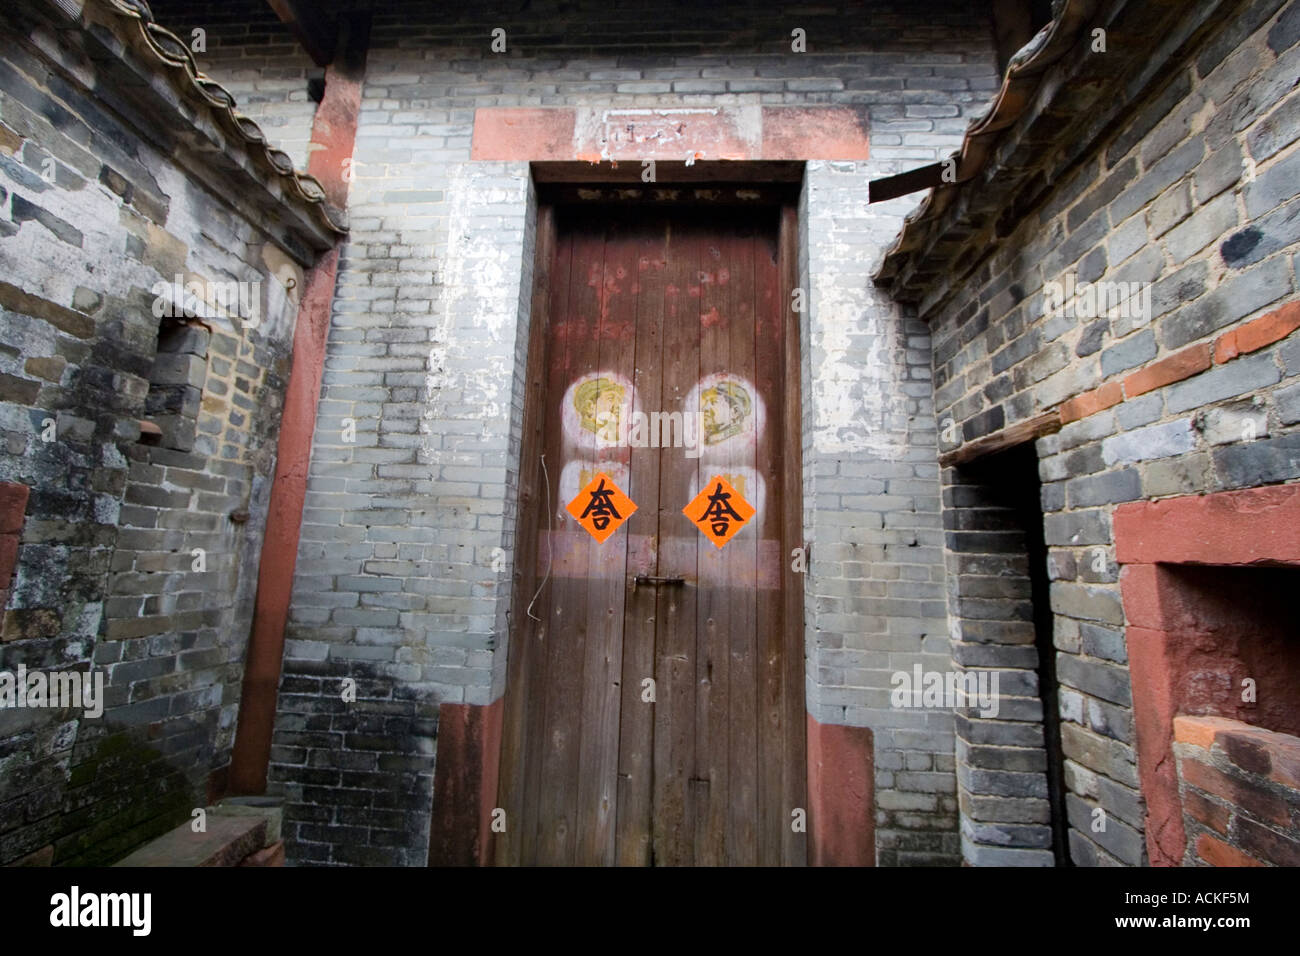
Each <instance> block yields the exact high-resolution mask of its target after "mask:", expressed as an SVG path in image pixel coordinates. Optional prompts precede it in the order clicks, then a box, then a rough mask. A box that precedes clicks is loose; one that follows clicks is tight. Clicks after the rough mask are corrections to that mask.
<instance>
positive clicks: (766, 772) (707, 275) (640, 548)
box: [492, 204, 807, 865]
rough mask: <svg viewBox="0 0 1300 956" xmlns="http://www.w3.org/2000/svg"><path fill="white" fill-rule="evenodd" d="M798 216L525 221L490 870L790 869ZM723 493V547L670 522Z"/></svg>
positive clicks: (599, 213) (793, 833)
mask: <svg viewBox="0 0 1300 956" xmlns="http://www.w3.org/2000/svg"><path fill="white" fill-rule="evenodd" d="M794 222H795V217H794V214H793V210H792V209H791V208H790V207H789V206H788V205H787V206H785V207H782V206H781V205H771V206H764V207H761V208H758V209H744V208H743V207H738V206H735V205H727V204H721V205H718V206H716V207H713V208H707V209H706V208H699V207H694V206H676V207H674V206H668V207H665V206H653V205H627V206H622V207H620V206H617V205H609V206H598V207H594V208H593V207H582V206H578V207H566V206H544V207H543V209H542V210H541V212H540V214H539V236H538V242H539V252H538V261H537V271H538V276H537V281H536V286H537V287H536V290H535V293H534V301H533V331H532V342H531V344H530V355H529V373H528V374H529V381H528V396H529V398H528V408H527V411H526V417H525V437H524V462H523V467H522V469H521V472H522V473H521V495H520V502H521V511H520V519H519V526H518V527H519V532H518V549H519V550H518V562H517V569H516V571H517V573H516V576H515V577H516V585H515V591H514V594H515V599H514V601H513V610H512V622H511V626H512V636H511V646H510V649H509V670H508V677H507V689H506V704H505V718H504V727H503V738H502V740H503V744H502V757H501V770H500V781H499V791H498V806H499V807H500V808H502V809H504V810H505V811H506V812H505V816H504V820H503V821H502V822H504V824H505V828H504V831H503V832H496V833H494V835H493V838H492V839H493V841H494V854H495V859H496V861H497V862H498V863H501V864H523V865H533V864H537V865H573V864H576V865H615V864H617V865H776V864H798V865H802V864H803V863H805V862H806V835H805V832H804V827H803V826H802V823H803V818H804V811H805V810H806V808H807V803H806V798H805V789H806V770H805V739H804V737H805V717H804V684H803V653H804V652H803V621H802V587H803V578H802V575H801V574H800V573H798V569H797V567H796V566H797V564H798V560H799V557H798V554H795V555H793V556H792V551H793V549H795V548H798V547H799V546H800V530H799V529H800V497H799V465H798V462H799V458H798V449H799V440H798V407H799V406H798V391H799V390H798V377H797V376H798V348H797V336H798V326H797V316H794V315H793V314H792V313H791V311H790V304H791V291H792V290H791V289H790V286H791V285H792V284H793V283H792V278H791V277H792V276H793V274H794V264H793V257H792V250H793V249H794V242H793V236H794ZM601 475H603V476H605V478H607V479H609V481H610V482H612V483H613V485H615V486H616V487H617V489H619V490H620V491H621V492H622V493H623V494H624V495H626V497H627V499H629V500H630V501H631V502H632V503H633V504H634V506H635V510H634V511H633V510H631V509H630V508H629V507H628V506H627V505H626V504H623V505H622V511H621V512H619V513H618V514H616V515H610V514H608V513H606V514H605V515H603V517H604V518H605V519H606V521H607V522H608V521H613V522H615V524H617V530H616V531H615V532H614V533H613V534H611V535H609V536H608V537H607V538H605V540H604V541H597V540H596V538H595V537H594V536H593V535H592V534H591V533H589V531H588V530H587V529H586V528H584V527H583V525H582V524H580V523H579V521H578V520H577V517H578V512H579V511H580V510H582V509H581V508H580V509H575V510H573V511H571V510H570V509H569V508H568V507H566V506H568V505H569V503H570V502H572V501H574V500H575V499H576V500H578V501H579V502H584V501H585V502H587V503H588V504H590V503H591V502H592V501H593V500H596V501H597V503H598V504H599V503H600V502H602V501H603V502H604V503H606V504H607V503H608V502H609V500H610V499H608V498H607V497H606V498H603V499H600V498H597V499H593V498H592V497H591V494H590V492H591V491H592V487H591V485H592V482H593V479H596V478H597V476H601ZM718 478H722V479H723V480H725V481H726V483H727V484H728V485H730V486H731V488H730V489H729V491H734V493H736V494H738V495H739V496H741V497H743V499H744V501H745V502H747V503H748V504H749V505H750V506H751V507H752V508H753V509H754V513H753V515H752V517H751V518H750V519H749V520H748V521H746V522H744V523H743V524H742V525H741V527H740V530H739V531H737V532H735V533H734V535H733V536H732V537H730V539H729V540H727V541H726V543H725V544H724V545H723V546H722V547H718V546H717V545H715V543H714V542H713V540H711V538H710V536H709V535H708V534H706V532H705V531H702V530H701V528H700V527H698V526H697V524H695V523H693V521H692V518H702V517H706V516H705V512H706V511H707V510H709V503H708V501H707V500H702V501H701V502H700V503H699V504H698V505H697V507H696V508H695V509H693V510H692V511H691V512H689V513H684V511H683V509H684V508H686V506H688V505H689V504H690V503H691V502H692V501H693V500H694V499H696V497H697V496H698V495H699V493H700V491H701V489H704V490H705V491H706V495H707V493H708V492H709V491H711V490H713V489H714V488H715V487H716V483H717V482H716V479H718ZM598 484H599V482H597V485H598ZM584 490H585V491H586V492H587V496H586V497H585V498H584V497H583V492H584ZM728 502H730V499H728ZM718 510H719V509H718V508H717V507H716V506H715V507H714V508H713V512H714V515H715V517H716V516H717V511H718ZM723 510H724V511H725V510H733V511H735V512H736V513H742V512H741V509H739V508H737V509H723ZM696 512H699V513H698V514H696ZM723 517H724V522H725V520H732V519H731V518H730V516H729V515H725V514H724V516H723ZM619 522H621V524H619ZM588 524H590V522H588ZM705 525H706V527H712V526H711V525H709V523H708V522H707V521H706V522H705ZM720 527H721V526H718V527H717V528H714V530H715V531H716V530H719V528H720Z"/></svg>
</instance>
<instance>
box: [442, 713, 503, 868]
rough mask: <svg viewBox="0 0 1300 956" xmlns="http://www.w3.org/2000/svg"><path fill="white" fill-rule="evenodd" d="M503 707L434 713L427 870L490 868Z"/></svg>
mask: <svg viewBox="0 0 1300 956" xmlns="http://www.w3.org/2000/svg"><path fill="white" fill-rule="evenodd" d="M503 704H504V698H497V700H496V701H495V702H493V703H491V704H488V705H487V706H481V705H475V704H446V703H444V704H442V705H441V706H440V707H439V708H438V753H437V758H436V760H435V763H434V770H433V819H432V823H431V824H430V827H429V865H430V866H485V865H486V864H488V863H490V862H491V856H490V853H491V841H492V811H493V809H495V807H496V798H497V780H498V770H499V768H500V764H501V727H502V720H503V719H504V716H505V708H504V706H503ZM506 824H507V825H509V821H506Z"/></svg>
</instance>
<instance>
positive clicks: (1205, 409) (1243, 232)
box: [926, 0, 1300, 865]
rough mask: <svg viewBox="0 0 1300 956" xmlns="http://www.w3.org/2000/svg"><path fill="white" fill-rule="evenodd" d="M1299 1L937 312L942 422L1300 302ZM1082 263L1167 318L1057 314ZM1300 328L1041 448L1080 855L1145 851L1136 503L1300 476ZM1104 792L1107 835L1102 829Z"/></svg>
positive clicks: (1171, 97)
mask: <svg viewBox="0 0 1300 956" xmlns="http://www.w3.org/2000/svg"><path fill="white" fill-rule="evenodd" d="M1297 10H1298V6H1297V4H1296V3H1294V2H1292V3H1286V4H1283V3H1281V2H1279V0H1271V2H1257V3H1254V4H1251V5H1249V8H1248V10H1247V11H1246V12H1245V13H1244V14H1243V15H1242V17H1241V18H1240V19H1238V20H1236V21H1233V22H1232V23H1229V24H1223V25H1218V26H1217V27H1216V28H1215V29H1213V30H1211V32H1210V35H1209V36H1208V37H1207V38H1206V39H1205V41H1204V42H1203V44H1202V45H1201V46H1200V47H1199V48H1198V49H1197V50H1195V51H1193V53H1192V54H1191V55H1190V58H1189V59H1188V60H1186V61H1185V62H1182V63H1179V64H1176V65H1175V66H1174V67H1173V68H1172V69H1171V70H1170V71H1169V73H1168V75H1167V80H1166V84H1165V86H1164V87H1163V88H1161V89H1157V90H1153V91H1152V92H1151V94H1150V97H1149V98H1148V99H1147V100H1145V101H1144V102H1139V103H1136V104H1134V107H1133V109H1132V110H1131V111H1130V112H1129V113H1128V114H1127V116H1126V118H1125V120H1124V121H1123V122H1122V123H1121V124H1119V126H1118V128H1116V129H1114V130H1113V131H1112V132H1111V133H1110V134H1109V135H1108V136H1107V137H1106V138H1105V139H1104V140H1103V141H1101V142H1098V143H1097V144H1096V146H1095V148H1094V149H1092V150H1091V151H1090V152H1089V154H1088V155H1087V156H1086V157H1084V158H1083V160H1082V161H1081V162H1079V163H1078V164H1077V167H1076V169H1075V170H1074V172H1072V173H1071V175H1070V176H1069V177H1067V178H1066V179H1064V180H1063V181H1062V182H1061V183H1060V185H1059V186H1058V187H1057V188H1056V189H1055V190H1054V191H1053V193H1052V194H1051V195H1050V196H1049V197H1048V199H1047V200H1046V201H1045V203H1044V205H1043V206H1042V207H1041V208H1040V209H1038V210H1036V211H1035V212H1033V213H1031V214H1030V215H1029V217H1028V219H1027V220H1026V221H1025V222H1023V223H1022V224H1021V225H1020V226H1019V228H1018V229H1017V230H1016V231H1015V232H1014V233H1013V234H1012V235H1011V236H1009V237H1008V238H1007V239H1006V240H1005V242H1003V243H1002V244H1001V245H1000V246H999V247H998V248H997V249H996V251H994V253H993V255H992V256H991V257H990V258H989V259H988V261H987V262H985V263H984V264H983V265H982V266H981V267H980V268H979V269H978V270H977V271H976V272H975V273H974V274H973V275H972V276H971V277H970V278H969V279H968V280H967V281H965V282H963V283H959V284H958V285H957V286H956V287H955V288H954V289H953V290H952V292H951V293H950V294H948V295H946V296H944V298H943V301H941V302H938V303H936V304H935V305H934V308H933V309H932V311H930V312H929V313H928V314H927V316H926V317H927V318H928V319H929V320H930V325H931V329H932V333H933V337H934V343H935V348H934V376H935V377H934V384H935V393H934V394H935V404H936V409H937V414H938V417H939V421H940V422H941V423H944V422H946V421H948V420H950V419H951V420H952V421H953V422H954V423H955V424H956V425H958V426H960V427H961V428H962V430H963V434H962V436H961V438H962V439H963V440H970V439H972V438H976V437H979V436H980V435H981V434H984V433H986V432H989V431H992V430H994V429H996V428H997V427H1000V426H1001V425H1002V424H1003V423H1004V422H1005V423H1006V424H1011V423H1014V422H1016V421H1020V420H1023V419H1025V418H1027V417H1029V416H1031V415H1033V414H1035V413H1037V412H1039V411H1041V410H1043V409H1046V408H1050V407H1054V406H1056V405H1058V404H1059V403H1060V402H1061V401H1062V400H1064V399H1066V398H1068V397H1070V396H1072V395H1075V394H1078V393H1080V392H1083V391H1086V390H1088V389H1091V388H1094V387H1096V386H1098V385H1100V384H1102V383H1103V382H1106V381H1118V380H1121V379H1122V378H1123V377H1124V376H1125V375H1126V374H1128V373H1129V372H1130V371H1131V370H1133V369H1136V368H1140V367H1142V366H1144V365H1147V364H1149V363H1150V362H1152V361H1158V360H1160V359H1163V358H1165V357H1167V356H1169V355H1171V354H1173V353H1174V352H1177V351H1178V350H1179V349H1181V348H1183V347H1185V346H1188V345H1194V344H1199V343H1205V342H1212V341H1213V340H1214V338H1215V337H1216V336H1217V335H1219V334H1221V333H1222V332H1224V331H1225V330H1228V329H1231V328H1233V327H1235V326H1237V325H1240V324H1242V323H1244V322H1246V321H1249V320H1250V319H1252V318H1255V317H1257V316H1259V315H1262V314H1264V313H1266V312H1268V311H1270V310H1271V309H1274V308H1276V307H1277V306H1279V305H1281V304H1282V303H1284V302H1286V301H1288V300H1290V299H1293V298H1294V297H1295V294H1296V290H1297V288H1298V286H1297V275H1296V249H1297V245H1298V244H1300V233H1298V232H1297V230H1296V223H1297V221H1300V198H1298V197H1300V177H1297V176H1296V174H1295V167H1296V163H1297V156H1298V155H1300V154H1298V153H1297V145H1296V140H1297V136H1298V135H1300V123H1298V122H1297V119H1296V117H1297V110H1298V109H1300V98H1298V97H1300V94H1297V93H1296V92H1295V89H1294V87H1295V83H1294V81H1295V76H1296V72H1297V64H1300V47H1297V46H1296V41H1297V39H1298V38H1297V36H1296V29H1295V23H1296V21H1297V18H1298V17H1300V13H1298V12H1297ZM1070 274H1073V275H1074V276H1075V277H1076V278H1077V279H1078V281H1080V282H1082V281H1089V282H1092V281H1106V282H1143V283H1150V292H1151V303H1152V304H1151V310H1150V311H1151V315H1150V318H1149V320H1148V319H1141V318H1134V317H1132V316H1129V317H1125V316H1124V315H1122V314H1120V312H1119V311H1118V310H1112V311H1111V313H1110V314H1104V315H1100V316H1095V317H1087V318H1069V317H1066V318H1061V317H1053V316H1049V315H1047V314H1046V312H1045V309H1044V299H1043V289H1044V283H1045V282H1051V281H1060V280H1062V279H1064V278H1065V277H1066V276H1067V275H1070ZM1296 342H1297V339H1296V336H1295V335H1294V334H1293V335H1291V336H1290V337H1289V338H1288V339H1285V340H1283V341H1281V342H1279V343H1277V344H1276V345H1273V346H1270V347H1268V348H1265V349H1262V350H1260V351H1257V352H1255V353H1254V354H1251V355H1248V356H1243V357H1241V358H1238V359H1236V360H1234V361H1231V362H1228V363H1227V364H1221V365H1216V366H1214V367H1213V368H1211V369H1210V370H1207V371H1205V372H1203V373H1201V374H1198V375H1196V376H1194V377H1191V378H1188V379H1186V380H1184V381H1181V382H1177V383H1174V384H1171V385H1168V386H1166V387H1164V388H1161V389H1158V390H1156V391H1153V392H1151V393H1149V394H1146V395H1142V396H1140V397H1138V396H1135V397H1133V398H1131V399H1129V400H1127V401H1124V402H1123V403H1122V404H1119V405H1117V406H1115V407H1113V408H1110V409H1107V410H1104V411H1100V412H1098V413H1096V414H1093V415H1091V416H1089V417H1087V418H1085V419H1083V420H1081V421H1077V422H1074V423H1072V424H1069V425H1067V426H1065V428H1063V429H1062V430H1061V431H1060V433H1059V434H1056V435H1052V436H1049V437H1046V438H1042V439H1040V440H1038V442H1037V451H1038V455H1039V474H1040V477H1041V478H1042V481H1043V492H1042V498H1043V508H1044V511H1045V512H1046V518H1045V529H1046V534H1047V543H1048V546H1049V551H1050V558H1049V569H1050V574H1051V576H1052V578H1053V584H1052V586H1051V597H1050V600H1051V608H1052V611H1053V612H1054V613H1055V646H1056V654H1057V662H1056V664H1057V672H1058V676H1059V680H1060V715H1061V720H1062V745H1063V749H1064V753H1065V757H1066V758H1067V759H1066V764H1065V778H1066V785H1067V788H1068V790H1069V796H1068V798H1067V802H1068V810H1069V820H1070V835H1069V838H1070V845H1071V852H1072V855H1073V859H1074V861H1075V862H1076V863H1080V864H1116V863H1120V864H1129V865H1136V864H1140V863H1142V862H1143V861H1144V860H1145V848H1144V844H1143V840H1142V827H1143V813H1142V806H1141V801H1140V797H1139V794H1138V792H1137V787H1138V781H1137V772H1136V764H1135V760H1136V755H1135V751H1134V736H1133V727H1132V710H1131V699H1130V690H1129V686H1128V672H1127V666H1126V665H1127V654H1126V650H1125V643H1124V630H1123V628H1124V623H1125V619H1124V611H1123V607H1122V604H1121V600H1120V594H1119V587H1118V583H1117V581H1118V568H1117V566H1116V563H1115V554H1114V548H1113V543H1112V537H1111V515H1112V513H1113V511H1114V507H1115V506H1116V505H1117V504H1119V503H1122V502H1125V501H1131V500H1135V499H1143V498H1159V497H1164V496H1169V495H1178V494H1195V493H1204V492H1213V491H1219V490H1224V489H1235V488H1244V487H1251V486H1255V485H1259V484H1266V483H1271V482H1282V481H1292V480H1295V479H1297V478H1300V456H1298V455H1297V453H1296V449H1297V448H1300V435H1298V434H1297V433H1296V430H1295V428H1294V427H1293V426H1294V425H1295V423H1296V416H1295V409H1294V400H1293V399H1292V398H1291V396H1292V394H1293V393H1294V392H1295V389H1296V384H1295V383H1296V378H1295V377H1296V375H1297V374H1300V363H1298V362H1297V360H1296V359H1297V354H1300V353H1297V344H1296ZM1246 420H1250V421H1253V422H1254V423H1255V427H1254V429H1253V432H1252V430H1251V429H1247V428H1246V427H1245V426H1244V422H1245V421H1246ZM945 447H948V446H945ZM949 490H950V489H949V488H945V494H947V493H948V491H949ZM950 609H951V610H952V611H953V613H954V617H955V618H958V619H960V616H961V615H960V611H959V609H958V608H955V607H953V605H952V604H951V601H950ZM959 626H960V620H959ZM958 755H959V758H960V755H961V751H960V749H959V751H958ZM1097 807H1100V808H1102V809H1103V810H1105V812H1106V816H1107V819H1108V823H1107V828H1106V830H1105V831H1104V832H1095V831H1094V829H1093V827H1092V826H1091V822H1092V816H1091V814H1092V810H1093V809H1094V808H1097ZM978 849H979V848H978V847H977V846H975V845H972V846H971V847H969V848H968V849H967V857H968V858H970V857H971V856H972V855H976V854H977V853H978Z"/></svg>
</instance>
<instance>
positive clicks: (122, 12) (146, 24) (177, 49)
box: [96, 0, 348, 236]
mask: <svg viewBox="0 0 1300 956" xmlns="http://www.w3.org/2000/svg"><path fill="white" fill-rule="evenodd" d="M96 2H98V3H99V5H100V6H102V7H104V8H106V9H108V10H111V11H112V12H113V13H115V14H117V15H118V16H120V17H123V18H125V19H129V20H132V21H134V23H135V24H136V27H137V30H136V31H135V32H136V34H137V36H138V41H137V43H136V46H138V47H139V48H140V49H142V50H147V51H148V52H149V54H150V55H151V56H152V58H153V59H154V60H155V61H156V62H157V63H158V64H160V65H161V66H164V67H167V68H169V69H172V70H179V71H181V72H182V73H183V74H184V77H185V79H186V80H187V81H188V83H189V86H190V88H191V90H192V91H193V92H194V94H195V96H196V97H197V98H198V99H199V100H201V101H203V102H204V103H205V104H206V105H207V106H208V108H209V109H210V110H211V111H212V113H213V114H214V115H215V116H216V118H217V122H218V123H219V124H220V125H221V126H222V128H224V129H225V130H227V131H228V132H230V133H233V134H234V135H235V137H236V138H237V141H238V142H240V143H242V144H243V146H244V147H245V148H246V149H247V150H248V152H249V154H250V155H252V156H253V157H255V158H260V160H261V162H262V163H263V164H265V165H266V166H268V167H269V168H270V169H271V171H272V172H273V173H275V174H276V175H277V176H279V177H280V178H281V180H282V181H283V182H284V183H285V185H286V186H287V190H286V195H287V196H290V197H292V198H293V199H295V200H297V201H299V202H302V203H304V204H306V205H307V206H309V207H311V208H312V209H313V211H314V213H315V215H316V217H317V218H318V219H319V220H320V222H321V223H322V225H324V226H325V228H326V229H328V230H329V231H330V232H332V233H334V234H335V235H340V236H342V235H346V234H347V231H348V230H347V226H346V224H345V223H344V222H343V221H342V220H340V219H339V218H338V216H337V214H336V213H335V212H334V211H333V210H331V209H330V207H329V204H328V203H327V202H326V201H325V190H324V188H323V187H322V186H321V184H320V181H319V180H317V179H316V177H315V176H312V175H311V174H310V173H304V172H300V171H299V170H297V169H295V168H294V164H293V159H292V158H290V156H289V154H288V153H286V152H284V150H281V149H276V148H275V147H273V146H271V145H270V144H269V143H268V142H267V139H266V134H265V133H263V132H262V128H261V127H260V126H258V125H257V123H255V122H254V121H253V120H252V119H250V118H249V117H247V116H245V115H243V114H242V113H239V112H238V111H236V109H235V98H234V96H232V95H231V94H230V91H229V90H227V89H226V88H225V87H223V86H222V85H221V84H220V83H218V82H217V81H216V80H214V79H212V78H211V77H209V76H207V75H205V74H204V73H203V72H201V71H200V70H199V68H198V64H197V63H195V61H194V55H193V54H192V53H191V52H190V49H189V47H188V46H187V45H186V44H185V42H184V41H182V40H181V39H180V38H179V37H177V36H176V34H174V33H172V32H171V31H170V30H168V29H167V28H166V27H164V26H162V25H161V24H159V23H158V22H157V21H156V20H154V16H153V11H152V10H150V9H149V4H148V3H146V2H145V0H96Z"/></svg>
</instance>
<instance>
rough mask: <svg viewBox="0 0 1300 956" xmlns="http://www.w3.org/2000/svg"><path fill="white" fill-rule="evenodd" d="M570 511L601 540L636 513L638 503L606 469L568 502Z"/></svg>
mask: <svg viewBox="0 0 1300 956" xmlns="http://www.w3.org/2000/svg"><path fill="white" fill-rule="evenodd" d="M567 510H568V512H569V514H571V515H573V517H574V518H576V519H577V521H578V524H580V525H582V526H583V527H584V528H585V529H587V533H588V534H590V535H591V536H592V537H593V538H595V539H596V540H597V541H604V540H605V539H606V538H608V537H609V536H610V535H611V534H613V533H614V532H615V531H617V530H618V528H619V525H621V524H622V523H623V522H624V521H626V520H627V519H628V518H630V517H631V516H632V513H633V512H634V511H636V505H635V504H634V503H633V502H632V499H631V498H629V497H628V496H627V495H625V494H623V491H622V489H620V488H619V486H618V485H616V484H614V479H613V478H611V477H609V475H607V474H605V473H604V472H603V471H602V472H600V473H599V474H597V475H596V476H595V477H593V478H592V479H591V481H590V482H588V483H587V487H585V488H583V489H582V490H581V491H580V492H578V497H576V498H574V499H573V500H572V501H570V502H569V504H568V505H567Z"/></svg>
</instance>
